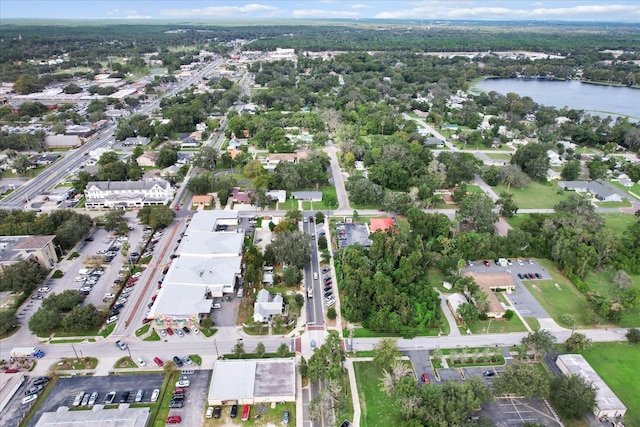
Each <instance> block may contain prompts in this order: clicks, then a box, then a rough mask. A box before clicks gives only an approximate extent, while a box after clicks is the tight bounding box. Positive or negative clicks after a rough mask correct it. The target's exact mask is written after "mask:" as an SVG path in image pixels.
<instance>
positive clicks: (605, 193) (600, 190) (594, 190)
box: [558, 181, 618, 199]
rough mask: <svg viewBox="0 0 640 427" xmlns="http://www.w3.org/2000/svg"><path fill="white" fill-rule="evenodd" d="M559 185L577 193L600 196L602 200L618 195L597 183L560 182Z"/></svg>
mask: <svg viewBox="0 0 640 427" xmlns="http://www.w3.org/2000/svg"><path fill="white" fill-rule="evenodd" d="M558 185H559V186H560V187H562V188H566V189H568V190H576V191H585V190H586V191H588V192H589V193H591V194H593V195H595V196H599V197H601V198H603V199H604V198H607V197H609V196H611V195H614V194H618V193H616V192H614V191H611V190H610V189H608V188H607V187H605V186H604V185H602V184H600V183H599V182H597V181H558Z"/></svg>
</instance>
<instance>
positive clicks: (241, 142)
mask: <svg viewBox="0 0 640 427" xmlns="http://www.w3.org/2000/svg"><path fill="white" fill-rule="evenodd" d="M248 143H249V140H248V139H246V138H236V137H235V136H233V137H232V138H231V141H229V144H228V145H227V150H229V149H231V148H234V149H236V150H239V149H240V147H242V146H245V145H248Z"/></svg>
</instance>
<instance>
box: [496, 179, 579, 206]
mask: <svg viewBox="0 0 640 427" xmlns="http://www.w3.org/2000/svg"><path fill="white" fill-rule="evenodd" d="M493 191H495V192H496V194H500V193H501V192H503V191H507V186H506V185H503V184H499V185H496V186H495V187H493ZM509 192H511V193H513V198H514V200H515V202H516V203H517V204H518V207H519V208H520V209H552V208H553V207H554V206H555V205H556V204H558V202H561V201H562V200H564V199H566V198H567V197H569V195H570V194H571V193H572V192H571V191H564V190H562V189H561V188H560V187H558V186H557V185H556V184H553V183H546V184H540V183H538V182H532V183H531V185H529V187H527V188H522V189H520V188H510V189H509ZM558 192H560V194H558Z"/></svg>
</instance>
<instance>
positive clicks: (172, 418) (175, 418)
mask: <svg viewBox="0 0 640 427" xmlns="http://www.w3.org/2000/svg"><path fill="white" fill-rule="evenodd" d="M176 207H177V206H176ZM164 422H165V424H180V423H181V422H182V418H180V415H169V416H168V417H167V419H166V420H164Z"/></svg>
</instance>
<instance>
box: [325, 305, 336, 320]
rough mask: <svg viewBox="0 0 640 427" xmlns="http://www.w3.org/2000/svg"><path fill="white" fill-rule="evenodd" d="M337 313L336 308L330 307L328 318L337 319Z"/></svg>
mask: <svg viewBox="0 0 640 427" xmlns="http://www.w3.org/2000/svg"><path fill="white" fill-rule="evenodd" d="M337 315H338V314H337V313H336V309H335V308H333V307H329V309H328V310H327V318H328V319H329V320H336V317H337Z"/></svg>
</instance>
